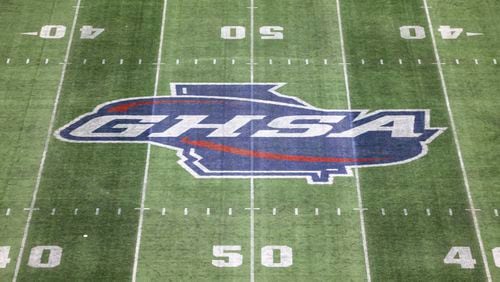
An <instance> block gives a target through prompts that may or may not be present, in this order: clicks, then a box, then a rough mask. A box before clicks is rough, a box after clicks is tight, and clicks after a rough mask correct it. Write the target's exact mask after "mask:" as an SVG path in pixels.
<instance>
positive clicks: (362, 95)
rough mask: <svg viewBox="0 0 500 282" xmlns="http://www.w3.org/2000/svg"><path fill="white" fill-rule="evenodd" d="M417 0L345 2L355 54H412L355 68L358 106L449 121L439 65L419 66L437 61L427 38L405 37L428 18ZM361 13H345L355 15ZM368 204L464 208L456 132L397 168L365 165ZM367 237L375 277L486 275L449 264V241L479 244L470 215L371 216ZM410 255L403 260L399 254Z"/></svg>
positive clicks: (354, 89)
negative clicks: (405, 30) (403, 30)
mask: <svg viewBox="0 0 500 282" xmlns="http://www.w3.org/2000/svg"><path fill="white" fill-rule="evenodd" d="M421 5H422V4H421V3H416V2H414V1H385V2H384V3H374V2H372V1H358V2H356V3H351V2H349V3H345V8H344V9H343V14H344V15H345V16H344V18H345V19H346V20H345V26H346V42H347V45H348V53H349V57H350V60H351V61H355V60H358V59H359V58H377V57H379V58H388V57H395V58H398V57H402V56H403V55H406V57H408V54H411V56H412V57H413V58H412V59H411V60H410V61H411V62H413V63H408V64H405V65H403V66H399V65H397V66H396V65H395V66H389V65H385V66H383V67H381V66H377V65H374V66H364V67H360V66H358V65H352V66H351V67H350V74H351V82H352V84H351V85H352V99H353V107H354V108H368V109H430V110H431V125H432V126H437V127H439V126H444V127H449V123H448V118H447V110H446V107H445V102H444V100H443V97H442V94H441V89H440V81H439V75H438V73H437V70H436V67H435V66H434V65H432V66H429V67H428V66H423V65H418V63H417V59H419V58H420V59H422V60H429V59H430V60H432V59H433V50H432V43H431V41H430V40H429V39H426V40H420V41H413V42H408V41H405V40H403V39H402V38H400V36H399V30H398V29H399V27H400V26H403V25H423V26H425V25H426V19H425V11H423V10H422V8H421ZM354 18H356V19H357V20H348V19H354ZM360 174H361V183H362V185H363V187H364V195H365V197H364V200H365V205H366V207H367V208H371V207H382V206H383V207H391V208H392V207H398V209H399V208H401V209H403V208H408V209H409V208H410V207H415V206H418V205H428V206H437V207H440V208H441V207H442V208H449V207H452V206H458V207H460V208H461V209H466V208H467V206H468V205H467V196H466V194H465V190H464V189H463V183H462V181H461V170H460V166H459V162H458V159H457V157H456V152H455V150H454V143H453V138H452V135H451V132H450V131H449V130H448V131H446V132H445V133H444V134H442V135H441V136H440V137H438V138H437V139H436V140H435V141H434V142H433V143H432V144H430V146H429V153H428V155H427V156H425V157H424V158H422V159H420V160H417V161H414V162H412V163H409V164H405V165H399V166H397V167H396V166H394V167H385V168H373V169H363V170H361V171H360ZM367 232H368V244H369V247H370V255H371V256H370V257H371V259H372V260H371V265H372V273H373V279H374V280H384V281H385V280H399V279H404V280H406V281H421V280H443V279H451V280H466V279H473V280H476V279H479V280H481V279H483V278H484V274H483V272H482V271H481V269H480V268H478V269H475V270H466V271H464V270H460V269H459V268H457V266H456V265H445V264H444V263H443V258H444V257H445V256H446V254H447V253H448V251H449V249H450V248H451V247H452V246H462V245H466V246H471V247H472V249H473V252H476V251H478V252H479V248H478V245H477V241H476V240H475V235H474V228H473V224H472V221H471V218H470V217H469V216H464V217H454V218H453V220H450V219H449V218H447V217H445V215H443V214H439V215H438V216H436V217H432V219H430V218H428V219H418V221H408V220H406V219H405V218H404V217H400V218H391V219H388V218H387V217H379V216H370V215H368V216H367ZM401 258H405V259H401Z"/></svg>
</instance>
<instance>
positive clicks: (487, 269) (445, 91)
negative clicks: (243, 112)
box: [423, 0, 492, 282]
mask: <svg viewBox="0 0 500 282" xmlns="http://www.w3.org/2000/svg"><path fill="white" fill-rule="evenodd" d="M423 3H424V7H425V15H426V17H427V23H428V25H429V30H430V34H431V41H432V47H433V49H434V56H435V58H436V62H437V63H438V65H437V67H438V72H439V78H440V80H441V88H442V90H443V96H444V98H445V101H446V108H447V111H448V117H449V120H450V125H451V130H452V134H453V140H454V141H455V146H456V151H457V156H458V160H459V163H460V169H461V170H462V176H463V181H464V186H465V191H466V193H467V199H468V204H469V207H470V209H471V213H472V220H473V223H474V229H475V232H476V236H477V240H478V243H479V248H480V250H481V257H482V259H483V266H484V270H485V272H486V277H487V280H488V281H489V282H491V281H492V278H491V272H490V267H489V265H488V259H487V257H486V252H485V250H484V244H483V239H482V237H481V230H480V229H479V221H478V219H477V215H476V210H475V208H474V201H473V200H472V193H471V189H470V186H469V178H468V177H467V171H466V169H465V163H464V160H463V157H462V150H461V147H460V142H459V140H458V134H457V130H456V126H455V119H454V116H453V112H452V109H451V105H450V99H449V97H448V88H447V86H446V82H445V79H444V72H443V68H442V66H441V64H439V63H440V62H441V57H440V56H439V52H438V48H437V43H436V38H435V36H434V28H433V26H432V20H431V16H430V12H429V5H428V4H427V0H423Z"/></svg>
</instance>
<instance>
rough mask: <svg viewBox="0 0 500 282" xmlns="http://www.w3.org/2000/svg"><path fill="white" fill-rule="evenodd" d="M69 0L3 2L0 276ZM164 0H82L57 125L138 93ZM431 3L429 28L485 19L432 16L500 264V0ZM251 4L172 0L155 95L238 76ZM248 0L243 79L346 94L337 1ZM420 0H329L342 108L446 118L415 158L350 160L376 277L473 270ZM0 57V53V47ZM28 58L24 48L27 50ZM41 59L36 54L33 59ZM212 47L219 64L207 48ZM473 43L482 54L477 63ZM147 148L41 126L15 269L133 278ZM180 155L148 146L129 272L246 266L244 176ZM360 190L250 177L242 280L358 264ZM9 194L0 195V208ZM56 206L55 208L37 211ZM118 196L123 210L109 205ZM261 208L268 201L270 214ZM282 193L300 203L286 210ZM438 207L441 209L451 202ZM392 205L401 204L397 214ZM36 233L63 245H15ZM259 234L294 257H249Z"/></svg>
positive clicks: (45, 121) (53, 276)
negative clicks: (36, 251)
mask: <svg viewBox="0 0 500 282" xmlns="http://www.w3.org/2000/svg"><path fill="white" fill-rule="evenodd" d="M284 2H286V3H284ZM74 4H75V3H72V2H71V1H70V2H67V1H59V0H57V1H45V2H44V3H43V4H42V3H39V4H33V3H32V1H31V2H30V1H16V2H13V1H9V2H3V3H0V26H3V27H7V28H5V29H2V31H1V32H0V101H1V102H0V109H1V112H0V136H1V138H0V226H1V227H2V228H1V229H0V246H11V253H10V258H11V263H10V264H8V266H7V268H5V269H0V280H1V281H4V280H5V281H9V280H11V279H12V275H13V272H14V266H15V260H16V258H17V256H18V252H19V246H20V244H21V238H22V234H23V229H24V226H25V223H26V216H27V212H26V211H23V208H25V207H28V206H29V204H30V200H31V196H32V191H33V187H34V185H35V179H36V174H37V171H38V165H39V163H40V158H41V154H42V151H43V143H44V140H45V136H46V132H47V128H48V125H49V119H50V114H51V111H52V106H53V101H54V97H55V94H56V90H57V84H58V83H59V78H60V74H61V65H59V64H58V63H59V62H61V61H62V60H63V59H64V52H65V48H66V44H67V40H68V34H69V29H70V27H71V22H72V18H73V12H74V8H73V7H72V6H74ZM162 5H163V1H130V0H119V1H103V0H99V1H88V0H82V6H83V7H82V9H81V10H80V14H79V19H78V22H77V25H76V26H77V33H76V35H75V39H74V42H73V44H72V46H71V48H72V49H71V50H72V51H71V55H70V58H69V62H71V65H69V66H68V69H67V73H66V78H65V81H64V88H63V92H62V96H61V100H60V103H59V107H58V114H57V116H56V121H55V128H59V127H60V126H62V125H64V124H66V123H67V122H69V121H71V120H72V119H74V118H75V117H77V116H79V115H81V114H83V113H86V112H89V111H90V110H92V109H93V108H94V107H95V106H96V105H98V104H101V103H104V102H107V101H111V100H114V99H120V98H127V97H135V96H148V95H153V88H154V82H155V72H156V66H155V65H153V64H152V63H153V62H156V56H157V52H158V46H159V35H160V25H161V12H162ZM429 5H430V6H432V9H431V17H432V19H433V23H434V27H435V29H437V27H438V26H439V25H452V26H458V27H463V28H464V29H466V31H472V32H476V31H477V32H483V33H484V34H485V35H484V36H482V37H477V38H473V37H471V38H467V37H465V34H464V35H462V37H461V38H460V39H457V40H442V39H441V38H440V37H439V33H438V32H437V30H435V32H436V36H437V44H438V48H439V52H440V54H441V57H442V59H443V61H444V62H446V63H447V64H446V65H443V68H444V75H445V78H446V82H447V84H448V91H449V96H450V99H451V107H452V109H453V112H454V117H455V122H456V125H457V130H458V136H459V141H460V143H461V148H462V153H463V157H464V161H465V165H466V168H467V172H468V176H469V182H470V185H471V189H472V192H473V193H472V195H473V198H474V201H475V204H476V207H477V208H480V209H482V211H481V212H478V214H479V217H478V219H479V225H480V229H481V232H482V235H483V240H484V243H485V248H486V253H487V256H488V260H489V266H490V269H491V272H492V275H493V278H494V280H496V279H498V278H500V273H499V271H498V268H496V267H495V265H494V264H493V257H492V255H491V249H492V248H494V247H497V246H500V242H499V240H500V237H499V236H500V235H498V234H500V232H499V230H498V228H499V227H498V217H495V216H494V214H493V209H494V208H497V207H499V205H498V199H499V195H498V193H499V192H498V191H497V187H498V186H499V185H498V184H499V177H498V169H497V166H496V164H497V162H498V161H497V160H498V152H499V150H498V128H497V126H496V124H498V114H497V113H496V108H497V106H498V95H496V94H497V93H496V92H497V91H498V88H499V87H500V85H499V82H498V79H497V77H498V75H499V70H498V66H497V65H493V64H492V63H491V60H492V59H493V58H499V59H500V56H499V55H500V54H499V51H498V44H499V39H498V37H496V28H497V27H498V26H499V24H500V23H499V20H498V17H497V16H496V15H497V14H498V12H500V6H499V4H498V3H496V2H495V1H435V0H430V1H429ZM249 6H250V1H237V2H235V1H230V0H211V1H209V0H197V1H195V0H182V1H181V0H169V1H168V12H167V18H166V25H165V40H164V45H163V58H162V61H163V62H164V63H165V64H164V65H162V66H161V73H160V89H159V95H169V94H170V88H169V83H171V82H249V81H250V75H251V73H250V66H249V65H248V64H247V63H248V62H249V61H250V44H251V42H250V37H249V30H250V10H249V9H248V7H249ZM255 6H256V7H258V8H257V9H255V27H256V34H255V43H254V44H255V50H254V51H255V62H256V63H257V64H256V65H255V66H254V70H255V73H254V75H255V82H285V83H287V85H286V86H285V87H283V88H282V89H280V92H281V93H282V94H286V95H293V96H296V97H300V98H301V99H303V100H305V101H307V102H309V103H311V104H312V105H314V106H317V107H321V108H325V109H346V108H347V97H346V92H345V82H344V74H343V68H342V65H339V63H341V62H342V57H341V51H340V46H341V45H340V38H339V25H338V22H337V8H336V3H335V1H331V0H328V1H327V0H306V1H297V0H287V1H282V0H265V1H264V0H255ZM422 6H423V2H422V1H420V0H411V1H410V0H403V1H401V0H384V1H370V0H356V1H341V13H342V17H343V34H344V41H345V48H346V52H347V61H348V62H349V63H350V64H349V65H348V67H347V69H348V73H349V82H350V91H351V103H352V107H353V108H355V109H369V110H378V109H430V110H431V125H432V126H434V127H447V128H448V129H447V131H446V132H445V133H443V134H442V135H441V136H439V137H438V138H437V139H436V140H435V141H434V142H433V143H431V144H430V146H429V154H428V155H427V156H425V157H424V158H422V159H420V160H417V161H414V162H412V163H409V164H404V165H398V166H391V167H381V168H364V169H361V170H360V183H361V189H362V197H363V201H364V206H365V207H366V208H368V210H367V211H366V212H365V215H366V218H365V219H366V223H365V224H366V231H367V237H368V253H369V259H370V267H371V274H372V275H371V277H372V279H373V281H483V280H485V273H484V267H483V261H482V260H481V256H480V251H479V247H478V243H477V239H476V235H475V232H474V227H473V223H472V218H471V214H470V212H468V211H465V209H467V208H468V202H467V195H466V193H465V187H464V183H463V179H462V172H461V169H460V166H459V162H458V157H457V151H456V148H455V143H454V140H453V136H452V132H451V126H450V120H449V117H448V112H447V109H446V105H445V100H444V96H443V93H442V89H441V84H440V80H439V75H438V69H437V67H436V65H435V64H432V63H433V62H435V58H434V53H433V47H432V42H431V40H430V33H429V30H428V28H427V21H426V18H425V10H424V9H422ZM45 24H64V25H66V26H67V27H68V32H67V34H66V37H65V38H64V39H60V40H42V39H40V38H37V37H28V36H23V35H20V33H21V32H29V31H37V30H39V28H40V27H41V26H42V25H45ZM82 25H93V26H95V27H103V28H105V29H106V31H105V33H103V34H102V35H101V36H100V37H98V38H97V39H96V40H80V39H79V36H78V35H79V32H78V29H79V27H80V26H82ZM224 25H241V26H245V27H246V28H247V38H246V39H244V40H235V41H225V40H222V39H220V33H219V32H220V27H221V26H224ZM263 25H278V26H283V27H284V28H285V39H284V40H281V41H274V40H261V39H259V35H258V32H257V31H258V28H259V27H260V26H263ZM402 25H420V26H423V27H425V30H426V33H427V38H426V39H423V40H413V41H408V40H404V39H402V38H401V37H400V36H399V27H400V26H402ZM6 58H11V60H12V61H11V63H10V64H5V61H1V60H5V59H6ZM26 58H30V59H31V61H32V62H31V63H30V64H25V60H26ZM45 58H50V59H51V61H50V63H49V64H47V65H44V64H43V60H44V59H45ZM214 58H215V59H217V64H213V63H212V60H213V59H214ZM399 58H401V59H403V61H404V64H403V65H399V63H398V59H399ZM455 58H457V59H460V60H461V64H460V65H456V64H455V63H454V60H455ZM476 58H477V59H479V61H480V64H479V65H475V64H474V59H476ZM84 59H86V64H83V60H84ZM103 59H106V64H102V60H103ZM120 59H124V64H123V65H120V64H119V63H118V62H119V60H120ZM139 59H141V60H142V62H143V63H142V64H138V60H139ZM177 59H179V60H180V64H179V65H177V64H176V60H177ZM195 59H196V60H198V64H196V65H195V64H194V63H193V62H194V60H195ZM232 59H234V60H236V63H235V64H232V62H231V60H232ZM269 59H272V60H273V64H272V65H271V64H269V61H268V60H269ZM288 59H291V60H292V64H291V65H288V63H287V60H288ZM305 59H308V60H309V62H310V63H309V64H308V65H306V64H305ZM324 59H327V60H328V65H324V63H323V60H324ZM362 59H363V60H365V64H361V60H362ZM380 59H383V60H384V65H381V64H380V63H379V60H380ZM418 59H420V60H422V62H423V64H421V65H420V64H418V63H417V60H418ZM145 160H146V145H141V144H71V143H64V142H61V141H59V140H57V139H55V138H52V139H51V141H50V146H49V151H48V155H47V161H46V165H45V170H44V174H43V178H42V182H41V185H40V192H39V194H38V200H37V204H36V207H37V208H40V210H39V211H36V212H34V217H33V220H32V223H31V225H30V229H29V236H28V242H27V244H26V250H25V253H24V260H23V263H22V265H21V271H20V276H19V280H20V281H34V280H37V281H68V280H72V281H128V280H130V279H131V275H132V264H133V259H134V247H135V243H136V232H137V223H138V218H139V211H137V210H135V208H137V207H139V206H140V198H141V189H142V185H143V177H144V165H145ZM177 160H178V157H177V156H176V154H175V152H174V151H170V150H167V149H165V148H159V147H154V146H153V147H152V150H151V161H150V170H149V174H148V190H147V191H148V192H147V194H146V203H145V206H146V207H148V208H150V210H148V211H145V217H144V226H143V230H142V232H143V233H142V241H141V249H140V257H139V268H138V276H137V278H138V280H139V281H248V280H249V277H250V216H249V215H250V212H249V211H248V210H245V208H248V207H249V206H250V197H249V195H250V181H249V180H248V179H241V180H239V179H231V180H229V179H211V180H202V179H200V180H198V179H195V178H193V177H192V176H191V175H190V174H189V173H187V172H186V171H185V170H184V169H182V168H181V167H180V166H179V165H178V164H177ZM357 201H358V199H357V193H356V185H355V181H354V178H353V177H338V178H336V179H335V183H334V184H333V185H330V186H312V185H309V184H307V183H306V181H305V180H304V179H296V180H286V179H282V180H266V179H257V180H255V207H257V208H260V210H257V211H255V280H256V281H304V280H312V281H364V280H366V273H365V265H364V256H363V246H362V241H361V234H360V218H359V211H355V210H353V209H354V208H357V207H358V202H357ZM7 208H11V210H12V214H11V215H10V216H4V215H3V214H2V213H3V211H5V210H6V209H7ZM53 208H56V209H57V212H56V214H55V215H53V216H52V215H50V213H51V210H52V209H53ZM75 208H78V215H74V209H75ZM96 208H100V215H99V216H96V215H95V209H96ZM118 208H121V209H122V214H121V215H117V214H116V211H117V209H118ZM163 208H165V209H166V215H165V216H162V215H161V210H162V209H163ZM184 208H189V215H187V216H185V215H184V213H183V212H184ZM207 208H210V209H211V215H210V216H207V215H206V209H207ZM229 208H232V209H233V215H231V216H229V215H228V214H227V211H228V209H229ZM273 208H276V209H277V211H278V213H277V215H272V209H273ZM294 208H299V211H300V214H299V215H298V216H296V215H294ZM315 208H319V209H320V215H319V216H315V215H314V209H315ZM337 208H340V209H341V211H342V214H341V216H339V215H337V213H336V212H337ZM381 208H384V209H385V212H386V215H385V216H382V215H381V211H380V209H381ZM426 208H429V209H431V212H432V215H431V216H427V215H426V213H425V209H426ZM449 208H451V209H453V211H454V215H453V216H452V217H451V216H449V215H448V209H449ZM403 209H407V210H408V211H409V214H408V216H403ZM83 234H87V235H88V237H87V238H84V237H83V236H82V235H83ZM38 245H58V246H61V247H62V248H63V250H64V252H63V257H62V262H61V265H59V266H57V267H56V268H53V269H35V268H31V267H29V266H27V261H28V256H29V250H30V249H31V248H32V247H33V246H38ZM213 245H241V246H242V252H241V254H242V255H243V265H242V266H241V267H237V268H215V267H213V266H212V265H211V260H212V259H213V256H212V246H213ZM266 245H287V246H290V247H292V248H293V253H294V265H293V266H292V267H289V268H267V267H264V266H262V265H261V263H260V260H261V257H260V249H261V248H262V247H263V246H266ZM452 246H470V247H471V248H472V253H473V256H474V258H475V259H476V260H477V264H476V267H475V269H472V270H470V269H460V267H459V266H458V265H446V264H444V263H443V258H444V257H445V255H446V253H447V252H448V250H449V249H450V248H451V247H452Z"/></svg>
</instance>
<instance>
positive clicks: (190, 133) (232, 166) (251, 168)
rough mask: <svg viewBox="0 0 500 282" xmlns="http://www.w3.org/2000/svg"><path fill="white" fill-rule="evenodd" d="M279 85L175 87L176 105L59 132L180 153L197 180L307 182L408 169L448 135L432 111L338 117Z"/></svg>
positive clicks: (123, 105) (160, 100)
mask: <svg viewBox="0 0 500 282" xmlns="http://www.w3.org/2000/svg"><path fill="white" fill-rule="evenodd" d="M281 86H283V84H276V83H266V84H188V83H176V84H172V96H161V97H142V98H132V99H124V100H117V101H112V102H109V103H106V104H103V105H100V106H98V107H97V108H96V109H95V111H94V112H92V113H88V114H85V115H83V116H81V117H79V118H77V119H75V120H74V121H72V122H71V123H69V124H67V125H66V126H64V127H63V128H61V129H59V130H58V131H57V132H56V136H57V137H58V138H59V139H62V140H65V141H69V142H94V143H97V142H102V143H118V142H123V143H146V142H150V143H151V144H155V145H158V146H163V147H167V148H170V149H174V150H177V152H178V153H177V155H178V156H179V158H180V160H179V164H180V165H181V166H182V167H184V168H185V169H186V170H187V171H189V172H190V173H191V174H192V175H194V176H196V177H223V178H229V177H233V178H245V177H251V176H253V177H261V178H306V179H307V181H308V182H309V183H314V184H321V183H332V181H333V177H334V176H342V175H352V173H351V168H353V167H367V166H384V165H393V164H401V163H406V162H410V161H412V160H415V159H418V158H420V157H422V156H424V155H425V154H426V153H427V144H428V143H430V142H431V141H432V140H433V139H434V138H435V137H437V136H438V135H439V134H440V133H441V132H442V131H443V130H444V129H443V128H431V127H430V126H429V123H430V116H429V111H428V110H380V111H375V112H371V113H369V112H368V111H358V110H352V111H346V110H344V111H342V110H341V111H337V110H323V109H318V108H315V107H313V106H311V105H309V104H307V103H305V102H304V101H301V100H299V99H297V98H293V97H289V96H284V95H281V94H279V93H277V92H276V89H278V88H279V87H281Z"/></svg>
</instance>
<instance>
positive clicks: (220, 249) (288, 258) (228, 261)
mask: <svg viewBox="0 0 500 282" xmlns="http://www.w3.org/2000/svg"><path fill="white" fill-rule="evenodd" d="M240 251H241V246H214V247H213V255H214V257H216V258H225V259H214V260H212V265H214V266H216V267H239V266H241V265H242V264H243V256H242V255H241V254H240V253H239V252H240ZM276 252H279V258H280V259H279V262H276V261H274V255H275V253H276ZM261 264H262V265H263V266H265V267H290V266H292V264H293V252H292V248H290V247H288V246H265V247H262V249H261Z"/></svg>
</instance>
